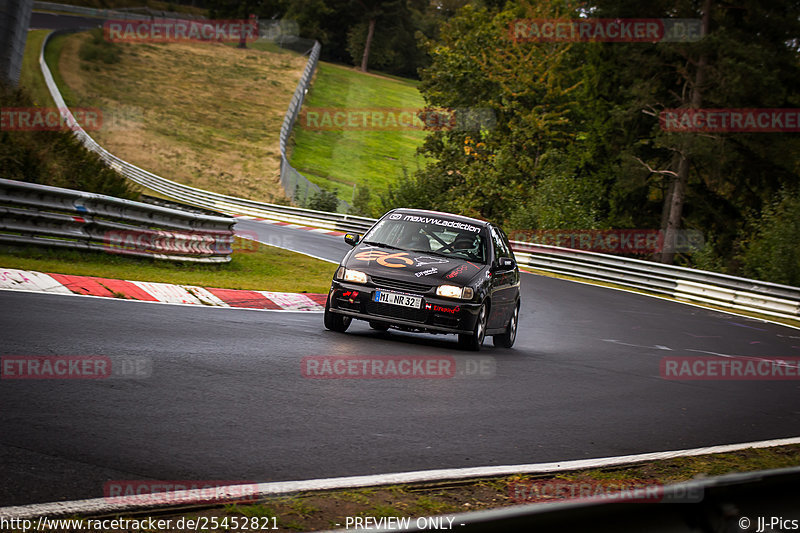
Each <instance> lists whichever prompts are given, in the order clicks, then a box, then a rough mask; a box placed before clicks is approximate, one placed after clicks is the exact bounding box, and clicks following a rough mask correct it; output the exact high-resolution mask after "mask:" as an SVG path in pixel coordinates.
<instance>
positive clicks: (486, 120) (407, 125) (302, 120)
mask: <svg viewBox="0 0 800 533" xmlns="http://www.w3.org/2000/svg"><path fill="white" fill-rule="evenodd" d="M298 122H299V124H300V125H301V126H302V127H303V128H304V129H307V130H312V131H344V130H353V131H401V130H419V131H480V130H483V129H492V128H494V127H495V125H496V124H497V117H496V115H495V113H494V110H492V109H488V108H456V109H446V108H430V107H429V108H424V109H415V108H397V107H372V108H367V107H362V108H342V107H338V108H337V107H308V108H303V109H302V110H301V111H300V114H299V116H298Z"/></svg>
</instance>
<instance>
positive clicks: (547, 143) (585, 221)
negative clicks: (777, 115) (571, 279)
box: [383, 0, 800, 284]
mask: <svg viewBox="0 0 800 533" xmlns="http://www.w3.org/2000/svg"><path fill="white" fill-rule="evenodd" d="M704 3H707V4H708V6H710V7H709V9H708V22H709V31H708V33H707V34H706V36H705V37H704V38H703V39H702V40H700V41H698V42H659V43H615V42H603V43H601V42H515V41H514V40H512V39H511V38H510V34H509V24H510V23H511V22H512V21H514V20H517V19H521V18H522V19H543V18H560V19H575V18H579V17H581V16H586V15H587V14H588V15H589V16H591V17H592V18H613V17H624V18H686V19H702V17H703V14H704V5H703V4H704ZM590 5H591V7H587V4H583V5H582V6H581V8H580V9H578V8H576V7H571V6H569V5H567V4H566V3H564V4H561V3H552V2H544V1H536V0H531V1H529V2H508V3H506V4H505V6H504V7H503V8H487V7H476V6H472V5H468V6H466V7H464V8H463V9H462V10H460V11H459V12H458V13H457V14H456V15H455V16H453V17H451V18H450V19H448V20H447V21H446V22H445V23H444V24H443V25H442V27H441V28H440V30H439V32H438V38H437V39H431V40H428V41H427V42H426V48H427V51H428V53H429V55H430V57H431V64H430V66H429V67H427V68H426V69H424V70H423V71H422V86H421V90H422V92H423V95H424V96H425V98H426V100H427V102H428V103H429V104H431V105H434V106H443V107H449V108H474V109H490V110H492V111H493V112H494V114H495V117H496V124H493V125H489V126H488V127H484V128H481V129H475V130H472V131H469V130H464V129H459V128H454V129H452V130H449V131H438V132H434V133H432V134H431V135H430V136H429V137H428V138H427V140H426V143H425V145H424V147H423V148H422V152H423V153H424V154H425V155H427V156H429V157H431V158H433V160H434V162H433V163H432V164H430V165H428V166H427V167H426V168H424V169H422V170H421V171H419V172H417V173H415V174H414V175H413V176H410V177H408V178H406V179H405V180H402V181H401V182H400V183H399V184H398V185H397V186H396V187H394V188H393V189H392V190H391V191H390V192H389V194H388V195H386V196H385V197H384V198H383V206H384V207H387V208H388V207H391V206H396V205H404V206H409V207H421V208H433V209H442V210H449V211H455V212H459V213H464V214H470V215H475V216H479V217H484V218H490V219H494V220H498V221H502V222H504V223H505V227H506V228H507V229H509V230H513V229H570V228H571V229H589V228H652V229H659V228H665V227H666V226H665V224H666V221H667V220H668V219H669V217H670V215H671V214H672V216H673V218H675V219H676V220H677V222H678V224H677V226H676V227H678V228H679V229H693V230H699V231H701V232H702V233H703V234H704V236H705V239H706V242H707V246H706V249H704V250H703V252H702V253H699V254H695V255H687V256H681V257H678V259H679V261H681V262H684V263H687V264H690V265H694V266H700V267H704V268H716V269H719V270H723V271H727V272H730V273H745V274H749V275H755V276H759V277H762V278H766V279H771V280H775V281H778V280H780V281H782V282H784V283H792V284H800V273H798V267H797V261H798V259H797V257H798V256H797V254H796V253H789V251H790V250H798V249H800V232H798V231H797V223H798V222H797V219H798V207H797V201H796V200H795V199H796V198H797V193H798V186H800V134H798V133H785V132H784V133H696V132H689V133H687V132H680V133H675V132H666V131H663V130H662V128H661V127H660V125H659V120H658V115H659V113H660V112H661V111H662V110H664V109H674V108H691V107H701V108H798V107H800V61H798V59H800V57H799V56H798V43H800V4H799V3H798V2H795V1H776V2H770V3H769V4H762V3H760V2H757V1H755V0H744V1H742V2H739V3H738V4H737V5H736V6H735V7H734V6H729V5H727V4H721V3H718V2H710V1H707V2H692V1H684V0H672V1H669V0H662V1H656V2H650V3H647V4H643V3H638V2H626V1H620V0H608V1H606V0H597V1H595V2H593V3H590ZM697 104H700V105H697ZM681 172H683V173H684V179H685V182H684V183H683V184H679V185H681V186H682V189H681V195H680V196H676V195H675V194H674V191H675V187H676V186H677V185H676V183H678V178H677V176H679V175H680V174H681ZM676 197H677V199H678V200H677V201H678V206H677V210H676V207H675V205H674V204H675V201H676V200H675V199H676ZM780 250H783V251H780ZM661 259H662V260H664V258H661ZM672 259H673V257H672V256H671V255H670V256H669V257H668V258H666V260H672ZM792 261H794V263H793V265H794V266H793V267H792V265H789V264H787V263H792ZM771 265H774V266H771Z"/></svg>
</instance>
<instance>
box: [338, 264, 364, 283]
mask: <svg viewBox="0 0 800 533" xmlns="http://www.w3.org/2000/svg"><path fill="white" fill-rule="evenodd" d="M344 280H345V281H350V282H352V283H366V282H367V275H366V274H364V273H363V272H361V271H359V270H350V269H349V268H347V269H345V271H344Z"/></svg>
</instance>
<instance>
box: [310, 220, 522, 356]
mask: <svg viewBox="0 0 800 533" xmlns="http://www.w3.org/2000/svg"><path fill="white" fill-rule="evenodd" d="M344 240H345V242H347V243H348V244H350V245H351V246H353V249H352V250H350V251H349V252H348V253H347V255H345V257H344V259H342V262H341V264H340V265H339V268H338V269H337V270H336V273H335V274H334V277H333V282H332V284H331V290H330V292H329V293H328V301H327V304H326V305H325V327H326V328H328V329H330V330H333V331H339V332H344V331H346V330H347V328H348V327H349V326H350V323H351V321H352V319H354V318H355V319H359V320H366V321H369V324H370V326H371V327H372V328H374V329H378V330H387V329H389V328H390V327H391V328H397V329H401V330H404V331H416V332H427V333H456V334H458V338H459V342H460V344H461V345H462V346H463V347H464V348H467V349H471V350H480V348H481V346H482V345H483V340H484V338H485V336H486V335H491V336H492V337H493V341H494V344H495V346H502V347H505V348H510V347H511V346H513V344H514V340H515V339H516V336H517V324H518V322H519V306H520V295H519V269H518V268H517V263H516V260H515V258H514V253H513V252H512V251H511V246H510V245H509V243H508V237H506V235H505V233H503V230H502V229H500V228H499V227H497V226H495V225H493V224H491V223H489V222H485V221H482V220H477V219H474V218H468V217H462V216H458V215H453V214H449V213H439V212H436V211H422V210H417V209H394V210H392V211H389V212H388V213H386V214H385V215H383V217H381V219H380V220H378V221H377V222H376V223H375V225H373V226H372V227H371V228H370V229H369V231H367V233H366V234H365V235H364V237H363V238H360V236H359V235H356V234H351V233H348V234H347V235H345V237H344Z"/></svg>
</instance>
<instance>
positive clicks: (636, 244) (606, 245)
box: [508, 229, 705, 254]
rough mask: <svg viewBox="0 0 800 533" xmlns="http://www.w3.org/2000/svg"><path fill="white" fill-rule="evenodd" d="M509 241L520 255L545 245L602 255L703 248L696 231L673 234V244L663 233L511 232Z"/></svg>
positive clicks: (691, 250)
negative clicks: (516, 245)
mask: <svg viewBox="0 0 800 533" xmlns="http://www.w3.org/2000/svg"><path fill="white" fill-rule="evenodd" d="M508 238H509V239H510V240H511V241H514V242H517V243H522V244H520V246H519V250H520V251H523V252H525V251H532V252H533V251H536V245H546V246H559V247H562V248H572V249H575V250H583V251H587V252H598V253H604V254H653V253H658V252H661V251H663V250H665V249H667V250H671V251H674V252H677V253H691V252H696V251H698V250H700V249H701V248H702V247H703V246H704V245H705V239H704V237H703V234H702V233H701V232H699V231H697V230H678V231H676V232H674V239H672V240H674V242H672V243H669V242H667V238H666V232H664V231H661V230H656V229H615V230H604V229H603V230H601V229H576V230H569V229H565V230H512V231H511V232H509V234H508ZM670 244H671V246H670Z"/></svg>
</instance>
